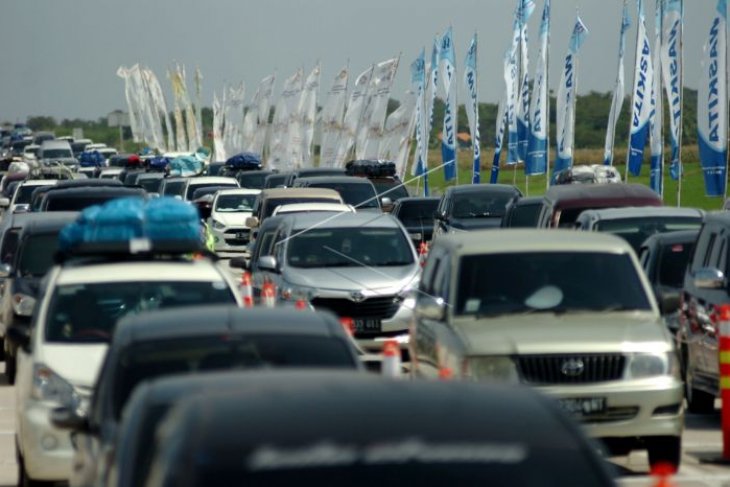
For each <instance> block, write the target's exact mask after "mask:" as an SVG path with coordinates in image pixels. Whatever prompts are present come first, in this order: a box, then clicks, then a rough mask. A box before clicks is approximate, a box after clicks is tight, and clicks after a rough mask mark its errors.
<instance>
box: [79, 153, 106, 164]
mask: <svg viewBox="0 0 730 487" xmlns="http://www.w3.org/2000/svg"><path fill="white" fill-rule="evenodd" d="M105 160H106V159H104V156H103V155H102V154H101V152H99V151H96V150H94V151H86V152H82V153H81V154H79V166H81V167H101V166H103V165H104V161H105Z"/></svg>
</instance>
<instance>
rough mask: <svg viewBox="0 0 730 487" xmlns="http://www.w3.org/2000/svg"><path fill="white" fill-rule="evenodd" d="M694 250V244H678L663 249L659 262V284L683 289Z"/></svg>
mask: <svg viewBox="0 0 730 487" xmlns="http://www.w3.org/2000/svg"><path fill="white" fill-rule="evenodd" d="M693 250H694V242H693V243H676V244H670V245H665V246H664V247H663V248H662V253H661V258H660V261H659V284H660V285H662V286H670V287H674V288H681V287H682V285H683V284H684V271H685V270H686V268H687V263H688V262H689V259H690V257H691V256H692V251H693Z"/></svg>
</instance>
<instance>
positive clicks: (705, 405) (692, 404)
mask: <svg viewBox="0 0 730 487" xmlns="http://www.w3.org/2000/svg"><path fill="white" fill-rule="evenodd" d="M684 397H685V398H686V399H687V410H688V411H689V412H690V413H695V414H710V413H712V412H714V411H715V396H714V395H713V394H710V393H709V392H705V391H702V390H699V389H696V388H695V387H694V380H693V379H692V367H691V364H690V363H688V364H687V369H686V371H685V374H684Z"/></svg>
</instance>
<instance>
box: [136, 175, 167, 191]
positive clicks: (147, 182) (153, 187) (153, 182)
mask: <svg viewBox="0 0 730 487" xmlns="http://www.w3.org/2000/svg"><path fill="white" fill-rule="evenodd" d="M137 184H138V185H140V186H142V187H143V188H144V190H145V191H147V192H148V193H158V192H159V191H160V185H161V184H162V178H137Z"/></svg>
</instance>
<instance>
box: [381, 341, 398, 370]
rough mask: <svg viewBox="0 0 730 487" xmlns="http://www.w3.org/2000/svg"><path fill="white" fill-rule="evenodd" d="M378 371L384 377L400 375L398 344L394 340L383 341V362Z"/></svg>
mask: <svg viewBox="0 0 730 487" xmlns="http://www.w3.org/2000/svg"><path fill="white" fill-rule="evenodd" d="M380 372H381V373H382V375H383V376H385V377H390V378H393V379H399V378H400V377H401V375H402V370H401V356H400V346H399V345H398V342H397V341H396V340H385V341H384V342H383V363H382V365H381V366H380Z"/></svg>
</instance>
